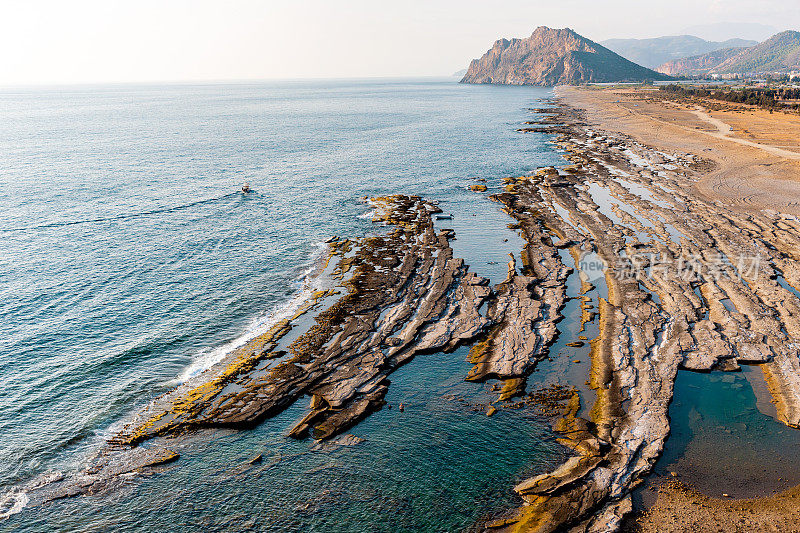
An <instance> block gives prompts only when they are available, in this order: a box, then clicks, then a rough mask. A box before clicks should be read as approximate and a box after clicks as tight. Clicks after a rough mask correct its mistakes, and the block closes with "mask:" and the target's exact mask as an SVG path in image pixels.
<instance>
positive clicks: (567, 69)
mask: <svg viewBox="0 0 800 533" xmlns="http://www.w3.org/2000/svg"><path fill="white" fill-rule="evenodd" d="M662 79H668V76H665V75H664V74H660V73H658V72H656V71H654V70H650V69H648V68H645V67H643V66H641V65H637V64H636V63H634V62H632V61H629V60H627V59H625V58H624V57H622V56H620V55H618V54H616V53H614V52H612V51H611V50H609V49H608V48H606V47H604V46H602V45H599V44H597V43H595V42H594V41H591V40H589V39H587V38H585V37H582V36H581V35H578V34H577V33H575V32H574V31H572V30H571V29H569V28H566V29H551V28H547V27H545V26H541V27H539V28H536V30H535V31H534V32H533V34H532V35H531V36H530V37H528V38H527V39H511V40H508V39H500V40H499V41H497V42H495V43H494V46H492V48H491V49H490V50H489V51H488V52H486V54H484V55H483V57H481V58H480V59H474V60H473V61H472V63H471V64H470V66H469V69H467V73H466V75H465V76H464V78H463V79H462V80H461V81H462V83H497V84H506V85H543V86H552V85H559V84H572V85H579V84H585V83H604V82H622V81H645V80H662Z"/></svg>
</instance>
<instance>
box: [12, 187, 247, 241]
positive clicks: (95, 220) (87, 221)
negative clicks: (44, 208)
mask: <svg viewBox="0 0 800 533" xmlns="http://www.w3.org/2000/svg"><path fill="white" fill-rule="evenodd" d="M239 194H241V193H239V192H232V193H228V194H223V195H222V196H217V197H214V198H206V199H204V200H197V201H196V202H190V203H188V204H181V205H176V206H172V207H162V208H159V209H151V210H149V211H140V212H138V213H126V214H122V215H115V216H111V217H100V218H88V219H83V220H66V221H63V222H51V223H49V224H40V225H38V226H29V227H26V228H5V229H0V231H4V232H20V231H32V230H39V229H49V228H61V227H64V226H77V225H80V224H94V223H99V222H114V221H117V220H127V219H130V218H138V217H145V216H151V215H159V214H163V213H174V212H175V211H181V210H183V209H189V208H191V207H196V206H198V205H204V204H210V203H213V202H218V201H220V200H225V199H226V198H231V197H234V196H238V195H239Z"/></svg>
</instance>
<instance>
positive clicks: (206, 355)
mask: <svg viewBox="0 0 800 533" xmlns="http://www.w3.org/2000/svg"><path fill="white" fill-rule="evenodd" d="M316 247H317V250H316V251H315V252H314V253H313V254H312V256H311V260H310V261H309V262H308V264H309V266H308V268H306V269H305V270H304V271H303V272H302V273H301V274H300V276H299V277H298V282H299V284H300V286H301V289H300V290H299V291H298V292H296V293H295V294H294V295H293V296H292V297H291V298H290V299H289V300H287V301H285V302H283V303H281V304H278V305H277V306H275V307H274V308H273V309H271V310H270V311H269V312H268V313H267V314H266V315H262V316H259V317H257V318H255V319H253V320H252V321H251V322H250V324H249V325H248V327H247V328H246V329H245V331H244V333H242V334H241V335H240V336H238V337H237V338H235V339H233V340H232V341H230V342H227V343H225V344H223V345H221V346H217V347H215V348H211V349H206V350H202V351H201V352H200V353H198V354H197V355H196V356H195V357H194V360H193V361H192V363H190V364H189V366H187V367H186V368H185V369H184V370H183V372H181V374H180V375H179V376H178V377H176V378H175V379H173V380H171V381H170V382H169V384H170V385H178V384H181V383H184V382H186V381H188V380H189V379H191V378H193V377H195V376H197V375H199V374H201V373H203V372H204V371H206V370H208V369H209V368H211V367H212V366H214V365H215V364H217V363H219V362H220V361H222V360H223V359H224V358H225V356H226V355H228V354H229V353H231V352H232V351H234V350H236V349H237V348H240V347H242V346H244V345H245V344H247V342H249V341H250V340H252V339H254V338H255V337H258V336H259V335H262V334H264V333H266V332H267V331H269V330H270V329H271V328H272V327H273V326H275V324H277V323H278V322H280V321H281V320H284V319H287V318H291V317H293V316H294V315H295V314H296V313H297V311H299V310H300V308H301V307H302V306H303V304H305V303H306V302H307V301H308V299H309V298H311V296H312V295H313V294H314V292H315V291H317V290H319V289H321V288H322V284H323V283H322V281H321V280H320V279H319V278H318V277H315V276H313V274H314V273H315V271H317V270H318V269H319V266H320V262H321V260H322V258H323V257H325V255H326V252H327V249H328V245H327V244H326V243H316Z"/></svg>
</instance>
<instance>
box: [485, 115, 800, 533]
mask: <svg viewBox="0 0 800 533" xmlns="http://www.w3.org/2000/svg"><path fill="white" fill-rule="evenodd" d="M545 122H555V123H559V122H560V123H566V124H571V126H570V132H569V133H568V134H564V135H562V136H561V137H560V140H559V142H558V144H559V145H560V146H561V147H562V148H563V149H564V150H566V151H567V153H568V154H569V156H568V158H569V159H570V160H571V161H572V163H573V164H572V165H570V166H569V167H567V168H566V170H567V171H566V172H562V173H561V175H559V176H558V177H555V176H553V175H546V176H545V177H540V176H537V177H533V178H521V179H517V180H515V181H514V182H513V183H512V184H510V187H509V190H508V192H507V193H505V194H503V195H499V196H498V197H497V199H498V200H499V201H502V202H503V203H504V204H506V206H507V208H508V211H509V213H511V214H512V216H516V217H517V218H518V219H519V220H520V223H521V224H522V225H523V226H526V225H535V226H537V227H540V228H541V227H544V228H548V229H549V231H550V232H552V233H553V234H554V235H556V234H557V235H559V238H562V239H564V240H565V242H571V243H573V246H574V247H575V249H576V250H579V251H580V252H581V253H585V252H587V251H593V252H595V253H596V254H597V256H598V257H599V258H600V259H601V260H602V263H603V264H604V265H605V266H606V271H605V280H606V284H607V287H608V294H607V296H606V297H603V298H601V299H600V309H599V311H600V313H599V320H600V324H599V325H600V335H599V337H598V338H596V339H595V340H593V341H592V367H591V372H590V383H591V386H592V388H593V389H594V390H595V391H596V394H597V396H596V401H595V403H594V406H593V407H592V410H591V415H590V417H589V418H588V419H582V418H579V417H576V416H575V414H576V413H577V408H574V409H573V410H572V411H571V412H570V413H569V415H568V416H566V417H565V418H564V419H563V420H562V421H561V422H560V423H559V425H558V427H557V429H558V430H560V431H561V432H562V433H563V435H564V436H563V438H562V439H561V442H562V443H564V444H565V445H567V446H570V447H572V448H573V449H574V450H575V452H576V455H575V457H573V458H572V459H570V460H569V461H567V462H566V463H565V464H564V465H562V466H561V467H560V468H558V469H557V470H556V471H554V472H552V473H549V474H544V475H540V476H537V477H535V478H532V479H530V480H527V481H525V482H523V483H520V484H519V485H518V486H517V487H516V491H517V492H518V493H519V494H520V495H521V496H522V497H523V498H524V499H525V500H526V502H527V505H526V506H525V507H523V508H521V509H520V510H519V512H518V513H517V514H516V515H515V516H512V517H508V518H505V519H503V520H500V521H498V522H495V523H493V524H490V527H491V529H493V530H506V531H536V532H553V531H562V530H567V529H568V528H575V529H570V530H574V531H615V530H616V529H617V528H618V527H619V525H620V523H621V520H622V517H623V516H624V515H625V514H626V513H627V512H629V511H630V509H631V500H630V491H631V490H632V489H633V488H634V487H636V486H637V485H638V484H639V483H640V482H641V481H642V479H643V478H644V477H645V476H646V475H647V474H648V473H649V472H650V471H651V469H652V467H653V464H654V463H655V461H656V460H657V459H658V457H659V456H660V454H661V451H662V449H663V446H664V442H665V440H666V438H667V436H668V434H669V418H668V408H669V404H670V402H671V400H672V396H673V384H674V380H675V377H676V374H677V372H679V371H681V370H695V371H709V370H722V371H735V370H738V369H739V365H741V364H757V365H760V366H761V368H762V370H763V373H764V376H765V379H766V380H767V383H768V385H769V387H770V390H771V392H772V395H773V397H774V399H775V401H776V405H777V408H778V417H779V419H780V420H781V421H782V422H784V423H786V424H787V425H790V426H794V427H800V298H798V292H797V290H796V289H795V288H796V287H800V268H798V267H797V265H796V261H797V259H798V258H800V252H798V250H800V222H798V220H797V219H796V217H793V216H789V215H780V214H778V213H762V214H743V213H741V212H736V211H733V210H730V209H728V208H726V207H724V206H722V205H719V204H714V203H710V202H707V201H705V200H703V199H702V198H699V197H697V196H696V195H694V194H693V193H691V192H690V191H691V184H692V183H693V181H695V180H696V179H697V175H698V174H697V172H696V171H695V170H694V168H695V167H696V166H697V165H698V164H699V163H700V162H699V160H698V159H697V158H695V157H694V156H690V155H688V154H668V153H664V152H659V151H656V150H653V149H650V148H647V147H645V146H642V145H640V144H638V143H636V142H634V141H632V140H631V139H628V138H625V137H624V136H621V135H619V134H614V133H610V132H599V131H593V130H592V129H590V128H586V127H584V126H581V125H580V115H579V113H577V112H576V111H575V110H572V109H568V108H562V109H561V110H560V111H559V112H558V116H556V117H555V118H553V119H551V120H545ZM562 127H563V126H562ZM543 129H546V128H544V127H543ZM530 213H535V216H534V217H531V215H530Z"/></svg>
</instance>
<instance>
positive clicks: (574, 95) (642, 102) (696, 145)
mask: <svg viewBox="0 0 800 533" xmlns="http://www.w3.org/2000/svg"><path fill="white" fill-rule="evenodd" d="M556 92H557V94H558V95H559V96H560V97H562V98H563V99H564V100H565V102H567V103H569V104H570V105H573V106H575V107H578V108H581V109H585V110H586V118H587V120H588V122H589V123H590V124H594V125H596V126H597V127H599V128H601V129H607V130H610V131H618V132H621V133H624V134H626V135H629V136H631V137H633V138H635V139H637V140H639V141H641V142H643V143H645V144H647V145H649V146H654V147H659V148H661V149H665V150H673V151H683V152H686V153H691V154H694V155H697V156H700V157H702V158H703V159H705V160H708V161H710V162H713V165H712V166H713V168H709V171H708V172H707V173H706V174H705V175H703V176H702V178H701V179H700V181H699V182H698V183H697V184H696V185H695V190H696V193H697V194H699V195H702V196H704V197H706V198H709V199H711V200H718V201H722V202H724V203H725V204H727V205H730V206H732V207H736V208H740V209H743V210H761V209H773V210H775V211H779V212H784V213H791V214H794V215H800V152H796V151H790V150H786V149H784V148H779V147H777V146H774V145H773V144H769V143H763V142H761V143H759V142H753V141H750V140H747V139H743V138H741V137H739V136H737V135H738V133H739V130H740V129H741V125H739V126H737V128H736V130H735V131H731V126H730V125H729V124H728V123H726V122H724V121H722V120H720V119H717V118H714V117H711V116H709V115H708V114H707V113H706V112H704V111H702V110H690V109H686V108H684V107H681V106H678V105H676V104H672V103H670V102H663V101H657V100H655V98H646V99H645V98H643V97H647V96H651V97H652V96H657V94H654V92H650V93H649V94H648V93H647V92H644V91H639V92H633V91H632V90H631V89H625V90H611V89H606V90H592V89H582V88H575V87H559V88H557V89H556ZM771 117H772V116H771V115H766V116H760V117H759V118H758V120H753V121H749V122H748V123H747V126H746V127H747V129H748V130H749V132H750V133H751V134H753V136H755V137H756V138H758V139H759V140H761V139H765V138H770V136H769V135H768V134H769V133H770V131H768V130H770V124H771V123H770V120H771ZM781 118H782V117H776V118H775V120H776V121H780V120H781ZM795 130H796V131H795ZM780 131H781V135H784V136H786V135H790V136H794V137H796V138H800V125H795V124H793V123H792V124H788V123H786V124H782V125H781V128H780ZM772 140H773V141H775V142H776V143H777V141H779V140H780V139H777V138H776V139H772ZM780 144H781V145H782V144H784V143H780Z"/></svg>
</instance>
